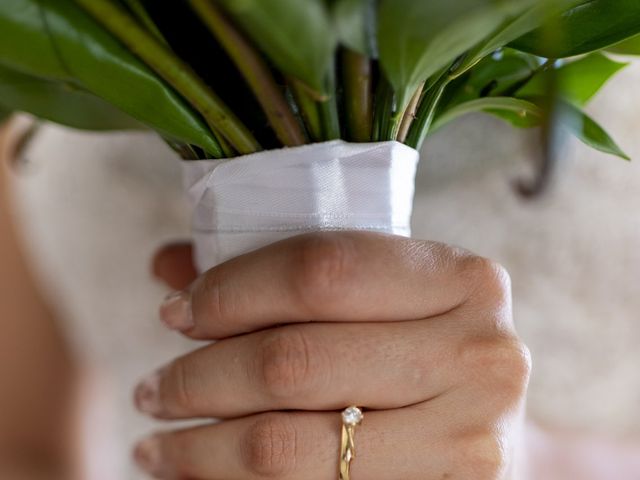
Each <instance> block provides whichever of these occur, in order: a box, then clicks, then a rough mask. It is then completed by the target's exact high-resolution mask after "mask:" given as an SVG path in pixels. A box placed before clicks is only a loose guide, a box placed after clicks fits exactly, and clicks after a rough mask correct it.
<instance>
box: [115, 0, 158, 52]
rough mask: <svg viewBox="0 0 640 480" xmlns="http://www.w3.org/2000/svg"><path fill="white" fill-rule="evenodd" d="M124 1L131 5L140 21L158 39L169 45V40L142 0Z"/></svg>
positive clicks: (130, 7)
mask: <svg viewBox="0 0 640 480" xmlns="http://www.w3.org/2000/svg"><path fill="white" fill-rule="evenodd" d="M124 3H125V4H126V5H127V6H128V7H129V10H131V12H132V13H133V14H134V15H135V16H136V17H137V18H138V20H139V21H140V23H142V25H144V27H145V28H146V29H147V30H149V32H150V33H152V34H153V36H154V37H156V39H157V40H158V41H160V42H162V43H164V44H165V45H168V43H167V40H166V39H165V38H164V35H162V32H160V30H159V29H158V27H157V25H156V24H155V22H154V21H153V20H152V18H151V16H150V15H149V13H148V12H147V9H146V8H145V6H144V4H143V3H142V0H124Z"/></svg>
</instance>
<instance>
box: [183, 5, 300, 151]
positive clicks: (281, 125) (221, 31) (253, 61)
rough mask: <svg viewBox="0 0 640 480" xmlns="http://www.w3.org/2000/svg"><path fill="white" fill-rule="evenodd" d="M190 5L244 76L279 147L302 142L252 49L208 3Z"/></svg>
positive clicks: (270, 77) (283, 101) (267, 71)
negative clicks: (279, 143) (277, 140)
mask: <svg viewBox="0 0 640 480" xmlns="http://www.w3.org/2000/svg"><path fill="white" fill-rule="evenodd" d="M191 5H192V6H193V8H194V10H195V11H196V12H197V13H198V14H199V15H200V18H201V19H202V20H203V21H204V23H205V25H207V27H208V28H209V30H210V31H211V32H212V33H213V34H214V35H215V36H216V38H217V39H218V41H219V42H220V44H221V45H222V47H223V48H224V49H225V50H226V52H227V53H228V54H229V56H230V57H231V59H232V60H233V62H234V63H235V65H236V67H237V68H238V70H240V72H241V73H242V75H243V76H244V78H245V80H246V81H247V83H248V84H249V87H250V88H251V90H252V91H253V93H254V95H255V96H256V99H257V100H258V102H259V103H260V105H261V106H262V109H263V110H264V112H265V114H266V115H267V118H268V119H269V123H270V124H271V127H272V128H273V130H274V131H275V133H276V135H277V136H278V139H279V140H280V141H281V142H282V144H283V145H286V146H290V147H291V146H297V145H303V144H304V143H306V138H305V135H304V132H303V131H302V128H301V125H300V123H299V122H298V119H297V117H296V116H295V115H294V113H293V111H292V110H291V108H289V104H288V103H287V100H286V99H285V96H284V94H283V92H282V90H281V89H280V87H279V86H278V84H277V83H276V80H275V78H274V76H273V74H272V72H271V70H270V68H269V66H268V65H267V63H266V62H265V61H264V60H263V59H262V57H261V56H260V54H259V53H258V52H257V51H256V49H255V48H254V47H253V46H252V45H251V44H250V43H249V42H248V41H247V40H246V39H245V38H244V36H243V35H242V34H241V33H240V32H239V31H238V30H237V29H236V28H235V27H234V26H233V25H232V24H231V23H230V22H229V21H228V19H227V18H226V17H225V16H224V15H223V14H222V13H221V12H220V11H219V10H218V8H217V7H216V6H214V4H213V3H212V2H211V1H210V0H191Z"/></svg>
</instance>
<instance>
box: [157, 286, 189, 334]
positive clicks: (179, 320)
mask: <svg viewBox="0 0 640 480" xmlns="http://www.w3.org/2000/svg"><path fill="white" fill-rule="evenodd" d="M160 318H161V319H162V321H163V322H164V324H165V325H166V326H167V327H169V328H170V329H171V330H178V331H180V332H184V331H186V330H190V329H192V328H193V327H194V325H195V323H194V322H193V314H192V313H191V295H190V294H189V292H175V293H172V294H170V295H168V296H167V297H166V298H165V299H164V302H162V305H161V306H160Z"/></svg>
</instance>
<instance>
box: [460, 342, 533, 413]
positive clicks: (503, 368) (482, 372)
mask: <svg viewBox="0 0 640 480" xmlns="http://www.w3.org/2000/svg"><path fill="white" fill-rule="evenodd" d="M463 356H464V357H465V362H464V363H465V367H466V368H465V370H466V371H467V372H469V374H470V375H471V376H472V377H473V380H475V381H482V382H483V383H486V384H487V385H489V386H490V387H491V388H490V391H492V392H494V394H498V393H500V394H501V395H504V396H506V397H507V398H508V399H509V400H510V401H511V400H513V399H514V398H515V399H520V398H521V397H522V396H523V395H524V394H525V393H526V390H527V386H528V384H529V377H530V374H531V355H530V353H529V349H528V348H527V347H526V345H524V344H523V343H522V342H521V341H520V340H518V339H517V338H500V339H498V340H476V341H475V342H474V343H473V344H472V345H470V346H469V345H467V346H466V347H465V352H464V353H463Z"/></svg>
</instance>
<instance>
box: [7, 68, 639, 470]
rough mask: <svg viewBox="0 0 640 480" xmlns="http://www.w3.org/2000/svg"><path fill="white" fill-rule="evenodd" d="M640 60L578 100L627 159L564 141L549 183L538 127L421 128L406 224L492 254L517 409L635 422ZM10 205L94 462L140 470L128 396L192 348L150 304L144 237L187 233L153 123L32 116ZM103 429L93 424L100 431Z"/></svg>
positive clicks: (604, 422)
mask: <svg viewBox="0 0 640 480" xmlns="http://www.w3.org/2000/svg"><path fill="white" fill-rule="evenodd" d="M638 85H640V62H637V63H634V64H632V65H630V66H629V67H628V68H627V69H626V70H625V71H624V72H623V73H622V74H621V75H619V76H618V77H616V78H615V79H614V80H613V81H612V82H611V83H610V84H609V85H608V86H607V87H606V88H605V89H604V90H603V92H602V93H601V94H599V96H598V97H597V98H596V99H595V101H594V102H593V103H592V105H591V106H590V107H589V109H588V111H589V112H590V113H591V115H592V116H593V117H594V118H595V119H597V120H599V121H601V123H604V124H605V125H607V127H608V130H609V132H610V133H611V134H612V135H613V136H614V137H615V138H616V139H617V140H618V142H619V143H620V145H621V146H622V148H623V149H624V150H625V151H626V152H627V153H628V154H629V155H630V156H631V157H632V158H634V159H635V162H632V163H627V162H624V161H621V160H618V159H616V158H614V157H608V156H605V155H603V154H599V153H597V152H595V151H592V150H589V149H587V148H586V147H585V146H583V145H582V144H579V143H578V142H577V141H573V140H569V141H568V143H567V145H566V147H565V150H564V153H563V155H562V156H561V157H562V158H561V162H560V164H559V166H558V171H557V173H556V175H555V179H554V182H553V185H552V187H551V188H550V190H549V191H548V192H547V193H545V194H544V195H543V196H542V197H540V198H538V199H535V200H529V201H526V200H523V199H522V198H520V197H518V196H517V194H516V193H515V192H514V189H513V183H514V181H515V180H517V179H521V178H528V176H530V175H531V172H530V170H531V168H530V158H531V156H532V155H533V153H532V152H533V148H532V147H533V146H534V145H535V143H536V141H537V139H538V134H537V132H535V131H530V132H522V131H515V130H513V129H512V128H511V127H509V126H508V125H506V124H504V123H502V122H500V121H499V120H496V119H494V118H493V117H489V116H485V115H477V116H471V117H467V118H464V119H462V120H461V121H458V122H456V123H454V124H452V125H450V126H449V127H447V128H445V129H443V130H442V131H440V132H438V133H437V134H436V135H435V136H434V137H433V138H432V139H431V140H430V141H428V142H427V144H426V145H425V148H424V150H423V157H422V162H421V167H420V172H419V177H418V186H417V194H416V203H415V213H414V235H415V236H416V237H420V238H427V239H432V240H439V241H444V242H447V243H452V244H456V245H460V246H463V247H465V248H468V249H471V250H473V251H475V252H476V253H478V254H481V255H483V256H487V257H491V258H494V259H496V260H497V261H499V262H501V263H502V264H504V265H505V266H506V267H507V269H508V270H509V271H510V273H511V275H512V280H513V287H514V303H515V317H516V322H517V325H518V328H519V330H520V333H521V334H522V336H523V338H524V340H525V341H526V343H527V344H528V345H529V347H530V348H531V350H532V354H533V360H534V371H533V378H532V384H531V390H530V401H529V411H530V415H531V417H532V418H533V419H535V420H536V421H538V422H540V423H542V424H543V425H552V426H554V427H560V428H566V429H568V430H577V431H592V432H602V433H606V434H610V435H615V436H618V437H624V438H639V439H640V415H638V412H639V411H640V372H639V366H640V348H639V347H640V318H639V316H640V313H639V312H640V278H639V277H640V248H638V246H639V245H640V188H639V187H640V164H639V162H640V135H639V134H638V132H639V131H640V89H638ZM17 172H18V174H17V175H16V178H15V194H16V199H17V219H18V221H19V222H20V224H21V228H22V231H23V236H24V239H25V241H26V243H27V244H28V251H29V256H30V262H31V265H32V267H33V269H34V271H36V272H37V275H38V278H39V281H40V283H41V285H42V287H43V288H44V290H45V291H46V292H47V295H48V298H49V299H50V301H51V302H52V303H53V304H55V305H56V307H57V309H58V311H59V312H60V318H61V319H62V320H63V323H64V330H65V332H66V334H67V335H68V337H69V338H70V340H71V342H72V344H73V346H74V348H75V349H76V351H77V352H78V355H79V356H80V358H81V359H82V362H83V364H84V365H85V369H86V370H87V372H90V377H91V378H93V379H95V380H94V381H93V382H91V384H90V385H89V386H88V387H87V392H86V394H87V396H88V397H87V398H91V399H93V400H92V401H91V402H87V403H89V404H91V405H93V407H92V408H91V409H90V411H89V412H88V415H91V419H92V420H91V422H89V425H90V431H87V432H86V437H87V438H89V437H91V442H90V443H89V442H87V443H86V445H91V446H92V447H91V448H89V449H88V455H89V458H90V461H89V462H88V463H89V464H90V465H91V467H90V468H91V469H93V477H92V478H105V480H106V479H107V478H108V479H113V478H138V477H137V476H136V475H137V474H136V473H134V470H133V467H131V466H130V465H129V448H130V446H131V444H132V443H133V442H134V441H135V440H136V439H137V438H138V437H139V435H140V434H141V433H144V432H145V431H148V430H150V429H153V428H157V425H154V424H152V423H151V422H150V421H149V420H146V419H144V418H141V417H140V416H139V415H137V414H136V413H135V412H134V410H133V407H132V405H131V401H130V397H131V390H132V388H133V386H134V385H135V383H136V381H137V380H138V379H139V378H140V377H141V376H142V375H144V374H145V373H147V372H148V371H150V370H152V369H154V368H156V367H157V366H158V365H160V364H162V363H164V362H166V361H167V359H168V358H170V357H171V356H174V355H177V354H179V353H181V352H183V351H186V350H191V349H193V347H194V345H193V344H192V343H188V342H186V341H184V340H182V339H180V338H179V337H177V336H175V335H174V334H171V333H168V332H166V331H165V330H164V329H163V328H162V327H161V326H160V324H159V323H158V321H157V314H156V308H157V304H158V302H159V301H160V300H161V299H162V297H163V295H164V293H166V292H165V291H164V290H163V288H162V287H161V286H160V285H158V284H156V283H155V282H154V281H153V280H152V278H151V275H150V268H149V260H150V256H151V254H152V252H153V251H154V250H155V249H156V248H157V247H158V246H160V245H162V244H164V243H165V242H167V241H170V240H176V239H185V238H188V234H189V229H188V225H189V218H188V215H187V209H186V204H185V203H184V200H183V198H182V194H181V178H180V165H179V162H178V161H177V160H176V158H175V155H174V154H173V153H172V152H171V151H169V150H168V149H167V148H166V147H165V145H164V144H163V143H162V142H161V141H160V140H158V139H156V138H155V137H154V136H153V135H152V134H145V133H135V134H129V133H127V134H95V133H84V132H79V131H73V130H69V129H65V128H62V127H57V126H53V125H45V126H43V127H42V128H40V129H39V131H38V133H37V134H36V136H35V137H34V138H33V139H32V141H31V142H30V143H29V145H28V147H27V148H26V150H25V151H24V154H23V156H22V159H21V161H20V164H19V165H18V166H17ZM97 439H99V440H97Z"/></svg>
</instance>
